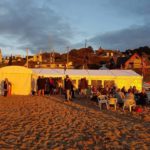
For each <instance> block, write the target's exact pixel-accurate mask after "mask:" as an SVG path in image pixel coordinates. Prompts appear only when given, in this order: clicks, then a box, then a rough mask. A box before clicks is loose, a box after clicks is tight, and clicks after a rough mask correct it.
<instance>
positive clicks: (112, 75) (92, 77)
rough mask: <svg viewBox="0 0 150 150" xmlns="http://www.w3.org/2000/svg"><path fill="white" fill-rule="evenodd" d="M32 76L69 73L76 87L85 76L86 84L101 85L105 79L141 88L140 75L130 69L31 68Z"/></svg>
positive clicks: (55, 75)
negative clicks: (99, 83)
mask: <svg viewBox="0 0 150 150" xmlns="http://www.w3.org/2000/svg"><path fill="white" fill-rule="evenodd" d="M32 71H33V78H34V79H37V77H38V76H44V77H62V79H64V78H65V76H66V75H69V76H70V78H71V79H72V80H73V81H74V83H75V85H76V87H78V83H79V80H80V79H81V78H83V77H86V79H87V80H88V84H89V85H92V84H94V83H98V82H99V81H100V82H101V84H102V85H104V84H105V82H106V81H114V83H115V85H116V86H117V87H118V88H122V87H123V86H125V87H126V88H127V89H128V88H129V87H130V86H136V87H137V89H138V90H139V91H141V89H142V80H143V78H142V76H140V75H139V74H137V73H136V72H134V71H132V70H87V69H82V70H78V69H67V70H66V71H65V70H64V69H43V68H39V69H32Z"/></svg>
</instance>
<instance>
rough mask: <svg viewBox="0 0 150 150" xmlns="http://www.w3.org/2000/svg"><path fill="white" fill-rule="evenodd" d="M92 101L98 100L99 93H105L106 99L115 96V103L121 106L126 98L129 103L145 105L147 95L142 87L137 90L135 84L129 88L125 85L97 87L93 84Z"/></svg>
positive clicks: (146, 103)
mask: <svg viewBox="0 0 150 150" xmlns="http://www.w3.org/2000/svg"><path fill="white" fill-rule="evenodd" d="M91 91H92V93H93V94H92V98H91V100H92V101H95V102H98V99H97V97H99V96H100V95H106V96H107V98H108V99H110V98H116V99H117V104H118V105H119V106H120V107H122V106H123V105H124V103H125V102H127V101H128V100H129V101H130V103H132V104H135V106H136V105H140V106H143V107H145V106H146V105H148V95H147V93H146V91H145V89H142V91H141V92H139V91H138V90H137V89H136V87H135V86H133V87H130V88H129V89H126V88H125V87H122V88H121V89H120V88H117V87H116V86H108V85H107V86H105V87H104V88H102V86H99V87H98V88H97V87H95V86H93V87H92V89H91Z"/></svg>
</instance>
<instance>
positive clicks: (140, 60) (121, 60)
mask: <svg viewBox="0 0 150 150" xmlns="http://www.w3.org/2000/svg"><path fill="white" fill-rule="evenodd" d="M148 64H150V62H149V61H148V59H147V58H146V56H139V55H138V54H137V53H134V54H133V55H131V56H129V57H118V59H117V64H116V66H117V68H121V69H141V68H147V66H148Z"/></svg>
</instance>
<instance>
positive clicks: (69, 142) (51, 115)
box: [0, 96, 150, 150]
mask: <svg viewBox="0 0 150 150" xmlns="http://www.w3.org/2000/svg"><path fill="white" fill-rule="evenodd" d="M149 112H150V111H149V109H148V110H147V111H145V113H143V114H139V113H135V112H134V113H130V112H129V111H128V110H126V112H123V111H121V110H117V111H114V110H113V108H112V109H111V110H105V109H104V110H102V111H100V110H99V108H98V106H97V105H96V104H95V103H93V102H90V101H88V100H85V99H75V100H74V102H70V103H64V102H63V97H60V96H50V97H49V96H45V97H42V96H41V97H39V96H11V97H7V98H6V97H2V96H1V97H0V149H1V150H3V149H15V150H16V149H24V150H25V149H34V150H35V149H42V150H46V149H64V150H66V149H85V150H86V149H89V150H92V149H96V150H98V149H142V150H143V149H150V119H149Z"/></svg>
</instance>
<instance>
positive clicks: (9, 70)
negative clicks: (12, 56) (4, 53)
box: [0, 66, 32, 74]
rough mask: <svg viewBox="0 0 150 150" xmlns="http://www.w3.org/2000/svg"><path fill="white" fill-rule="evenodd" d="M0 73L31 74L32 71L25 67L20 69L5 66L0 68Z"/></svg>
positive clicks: (18, 67) (19, 67)
mask: <svg viewBox="0 0 150 150" xmlns="http://www.w3.org/2000/svg"><path fill="white" fill-rule="evenodd" d="M0 73H7V74H11V73H17V74H19V73H24V74H25V73H30V74H32V70H31V69H28V68H26V67H22V66H7V67H3V68H0Z"/></svg>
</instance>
